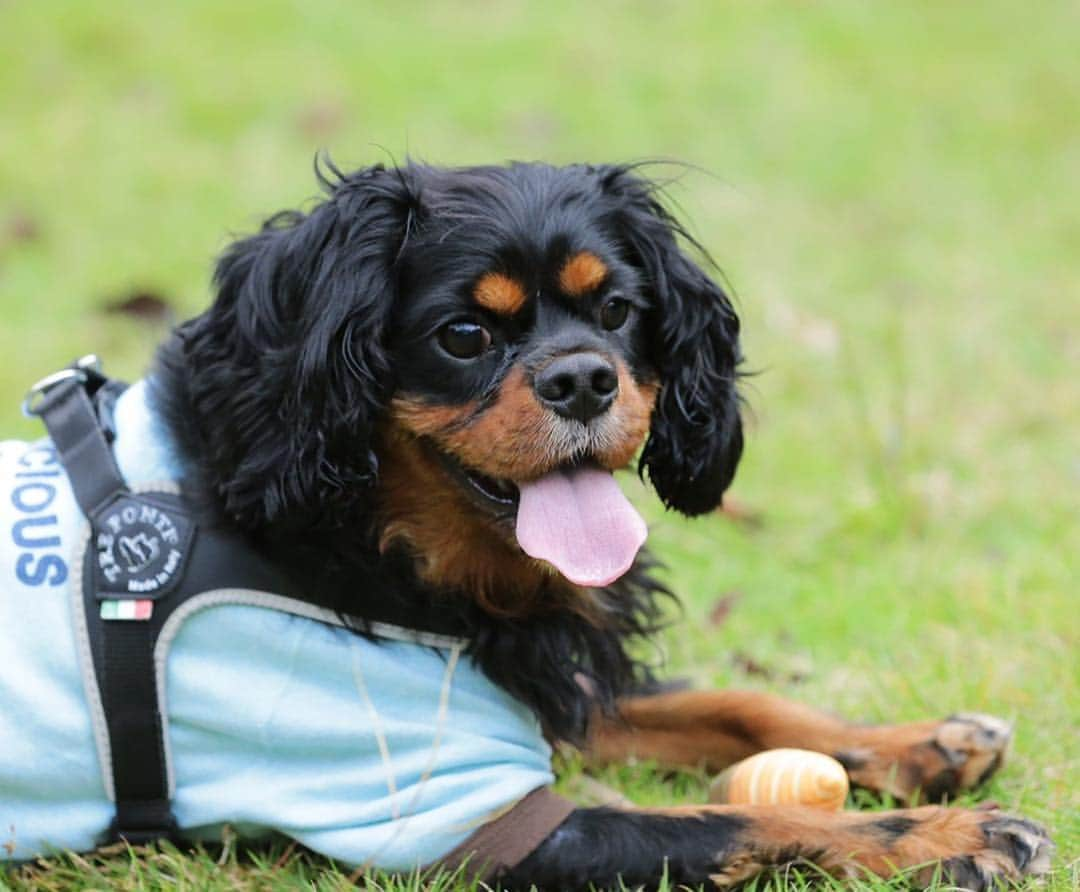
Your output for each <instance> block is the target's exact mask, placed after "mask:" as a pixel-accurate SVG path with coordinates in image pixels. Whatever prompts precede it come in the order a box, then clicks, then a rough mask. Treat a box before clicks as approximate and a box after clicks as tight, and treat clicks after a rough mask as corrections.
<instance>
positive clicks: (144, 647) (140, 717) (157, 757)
mask: <svg viewBox="0 0 1080 892" xmlns="http://www.w3.org/2000/svg"><path fill="white" fill-rule="evenodd" d="M103 383H104V379H103V378H101V377H100V376H96V380H92V381H91V380H89V379H88V378H87V376H85V375H84V376H79V377H72V378H69V379H68V380H65V381H62V382H61V383H59V384H56V385H55V386H53V387H51V388H50V389H49V391H48V392H47V393H45V394H44V396H43V398H42V400H41V404H40V407H39V409H38V414H39V415H40V416H41V419H42V421H44V422H45V427H46V428H47V429H48V431H49V436H50V437H51V438H52V441H53V444H54V445H55V447H56V451H57V456H58V458H59V459H60V461H61V463H62V464H63V466H64V469H65V470H66V471H67V474H68V477H69V479H70V481H71V488H72V492H73V493H74V495H75V500H76V501H77V502H78V504H79V507H80V508H81V509H82V511H83V513H84V514H85V515H86V516H87V517H88V518H90V521H91V526H92V530H93V534H95V535H96V534H97V533H98V532H99V531H100V529H99V521H100V518H101V517H102V514H103V511H104V510H105V509H106V508H107V506H109V505H110V504H111V503H112V502H114V501H115V500H116V499H118V498H120V497H123V496H125V495H128V494H129V490H128V487H127V484H126V482H125V481H124V478H123V475H122V474H121V473H120V469H119V468H118V467H117V464H116V459H115V458H114V457H113V454H112V449H111V448H110V446H109V443H108V441H107V439H106V437H105V433H104V430H103V429H102V426H101V423H100V421H99V419H98V416H97V412H96V411H95V408H94V404H93V403H92V402H91V399H90V394H89V393H88V385H89V386H94V387H95V389H96V388H97V387H100V386H101V384H103ZM93 553H94V548H93V546H91V548H90V549H88V553H87V556H86V558H85V562H84V563H85V565H84V567H83V568H82V573H83V606H84V610H85V614H86V625H87V632H88V634H89V638H90V647H91V652H92V653H93V655H94V668H95V672H96V675H97V681H98V688H99V690H100V692H101V701H102V707H103V708H104V710H105V721H106V725H107V727H108V732H109V747H110V750H111V755H112V760H111V762H112V764H111V769H112V777H113V786H114V790H115V799H116V819H115V821H114V824H113V828H112V832H113V836H114V837H117V838H123V839H126V840H128V842H131V843H133V844H137V843H141V842H145V841H149V840H151V839H160V838H163V837H170V836H173V835H174V833H175V830H176V821H175V819H174V818H173V815H172V810H171V807H170V802H169V787H168V769H167V766H166V759H165V747H164V742H163V735H162V722H161V714H160V708H159V704H158V697H157V684H156V677H155V671H154V643H155V641H156V639H157V632H158V630H159V629H160V625H159V624H158V623H154V624H151V623H148V622H109V621H106V620H103V619H102V618H101V608H100V603H99V599H98V591H97V589H98V586H97V576H96V568H95V567H94V562H93V560H92V555H93ZM161 618H162V617H158V621H159V622H160V620H161Z"/></svg>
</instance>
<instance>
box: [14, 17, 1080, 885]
mask: <svg viewBox="0 0 1080 892" xmlns="http://www.w3.org/2000/svg"><path fill="white" fill-rule="evenodd" d="M1078 28H1080V8H1078V7H1077V6H1076V5H1075V4H1069V3H1066V2H1060V3H1054V2H1045V3H1041V4H1034V5H1033V4H1020V3H1014V2H1007V0H1005V2H982V3H933V2H919V3H914V2H912V3H899V2H898V3H887V4H886V3H881V4H869V3H862V2H858V0H829V2H821V3H815V4H788V3H781V2H762V3H754V4H731V5H726V6H725V5H720V4H714V3H701V4H691V3H684V2H677V0H668V2H645V0H638V2H626V3H619V4H616V3H614V2H596V3H592V4H587V5H586V4H572V3H569V2H550V3H546V4H538V3H537V4H530V3H525V2H477V3H472V4H455V3H450V2H436V3H432V4H423V5H422V4H394V5H393V6H391V5H389V4H387V5H380V4H367V5H366V7H365V11H364V12H361V11H360V6H359V5H358V4H332V3H328V2H311V0H309V2H307V3H303V4H301V3H285V2H262V3H259V4H251V5H247V4H240V3H209V2H191V3H187V4H182V5H181V4H176V5H168V8H166V5H165V4H146V3H136V2H133V0H117V2H114V3H110V4H108V5H106V6H102V5H100V4H75V3H70V4H68V3H54V2H36V3H29V2H24V3H15V2H10V0H9V2H6V3H4V2H0V110H2V117H0V319H2V320H3V325H2V328H0V393H3V394H5V399H4V400H3V401H2V403H0V435H4V436H33V435H36V434H37V428H36V426H35V425H34V424H32V423H30V422H27V421H25V420H22V419H21V418H20V417H19V415H18V412H17V405H18V401H19V399H20V398H21V395H22V393H23V391H24V390H25V388H26V386H27V385H28V384H29V383H30V382H31V381H32V380H33V379H35V378H36V377H38V376H40V375H42V374H44V373H46V372H49V371H51V370H53V369H55V368H56V367H58V366H59V365H61V364H62V363H65V362H67V361H68V360H69V359H70V358H71V357H73V356H75V355H78V354H80V353H84V352H87V351H90V350H93V351H96V352H99V353H101V354H102V355H104V356H105V357H107V360H108V366H109V368H110V369H111V370H112V371H113V372H115V373H117V374H121V375H124V376H129V377H131V376H136V375H138V374H139V372H140V370H141V369H142V368H143V367H144V366H145V363H146V361H147V358H148V356H149V354H150V350H151V349H152V345H153V342H154V340H155V339H156V338H157V337H158V336H159V334H160V332H159V331H155V330H153V329H151V328H149V327H146V326H140V325H139V324H138V323H136V322H133V321H131V320H127V319H120V318H116V317H115V316H107V315H105V314H103V313H102V311H101V307H102V305H103V304H104V303H107V302H108V301H109V300H111V299H114V298H116V297H118V296H122V295H125V294H128V293H131V292H132V291H133V290H134V289H149V290H153V291H155V292H158V293H160V294H162V295H164V296H166V297H167V298H168V299H169V300H170V301H172V302H173V303H174V305H175V306H176V307H177V310H178V312H179V313H180V314H185V313H189V312H194V311H196V310H198V309H199V308H200V307H201V306H202V305H203V304H204V303H205V301H206V299H207V287H206V282H207V275H208V268H209V264H210V261H211V258H212V257H213V255H214V254H215V252H216V251H217V250H219V249H220V248H221V246H222V245H223V244H224V243H225V241H226V239H227V238H228V236H229V233H230V232H237V231H245V230H248V229H250V228H252V227H253V226H254V225H255V223H256V222H257V220H258V219H259V218H260V217H261V216H262V215H265V214H267V213H269V212H271V211H273V210H276V209H278V208H280V207H284V206H289V205H296V204H298V203H302V202H304V201H306V200H308V199H309V198H310V197H311V196H312V195H313V194H314V191H315V190H314V186H313V179H312V176H311V173H310V168H311V160H312V156H313V154H314V151H315V150H316V149H317V148H319V147H327V148H329V149H330V150H331V152H332V153H333V155H334V157H335V158H336V159H337V160H338V161H339V163H341V164H343V165H350V164H360V163H367V162H371V161H375V160H384V159H386V158H388V157H398V158H400V157H402V156H404V155H405V154H406V153H411V154H413V155H415V156H417V157H421V158H424V159H427V160H431V161H436V162H441V163H467V162H481V161H491V160H501V159H505V158H511V157H513V158H542V159H547V160H552V161H571V160H598V161H599V160H617V159H634V158H642V157H674V158H679V159H682V160H685V161H688V162H691V163H693V164H696V165H699V166H700V167H702V168H704V170H705V171H707V172H708V173H704V172H703V173H689V174H687V175H685V176H684V177H683V178H682V180H681V182H680V183H679V184H677V185H676V186H674V187H673V190H672V191H673V194H674V196H675V197H676V198H677V199H678V201H679V202H680V203H681V205H682V206H683V207H684V209H685V210H686V212H687V214H688V215H689V217H690V218H691V220H692V222H693V227H694V231H695V232H696V233H697V234H698V235H699V236H700V238H701V239H702V240H703V241H704V242H705V243H706V244H707V245H708V246H709V247H710V249H711V250H712V251H713V253H714V254H715V255H716V256H717V258H718V259H719V261H720V262H721V265H722V266H723V267H724V270H725V273H726V275H727V278H728V280H729V281H730V282H731V283H732V284H733V286H734V288H735V290H736V292H737V294H738V301H739V308H740V312H741V314H742V316H743V319H744V331H745V348H746V352H747V355H748V359H749V365H750V367H751V368H752V369H754V370H756V371H758V372H759V374H758V375H756V376H755V377H754V378H752V379H751V380H750V381H749V382H748V386H747V395H748V398H749V403H750V407H751V422H750V436H749V444H748V450H747V455H746V459H745V462H744V464H743V466H742V469H741V471H740V474H739V478H738V481H737V483H736V486H735V490H734V495H735V497H736V498H737V499H739V500H740V501H741V502H743V503H745V504H746V505H748V506H750V507H751V508H753V509H754V510H756V511H759V512H760V513H761V522H760V524H759V525H757V526H746V525H740V524H735V523H732V522H731V521H730V520H728V519H725V518H723V517H719V516H718V517H715V518H709V519H706V520H703V521H699V522H696V523H689V522H683V521H680V520H678V519H677V518H675V517H673V516H665V515H663V514H662V513H661V512H660V511H659V510H656V509H655V508H654V507H650V509H649V511H650V517H651V519H652V521H653V525H652V526H653V533H652V541H653V543H654V545H655V546H656V547H657V550H658V551H659V552H660V553H661V554H663V555H664V556H665V557H666V558H667V559H668V561H669V562H670V564H671V566H672V570H671V572H670V581H671V582H672V584H673V585H674V586H675V587H676V588H677V589H678V590H679V591H680V592H681V593H682V594H683V595H684V597H685V600H686V614H687V620H688V622H684V623H682V624H681V625H679V626H677V627H676V628H675V629H674V630H673V631H672V632H671V633H670V635H669V636H668V644H669V653H670V667H671V670H672V671H673V672H678V673H684V674H688V675H690V676H691V677H693V678H694V680H695V681H697V682H699V683H701V684H722V685H741V686H750V687H758V686H762V687H766V686H767V687H768V688H769V689H771V690H775V691H779V692H782V693H786V694H789V695H791V696H794V697H798V698H801V699H804V700H807V701H810V702H814V703H826V704H829V705H830V706H832V707H834V708H835V709H836V710H838V711H843V712H845V713H847V714H849V715H851V716H853V717H857V718H861V719H866V720H871V721H874V720H886V719H890V720H893V719H914V718H918V717H924V716H935V715H945V714H947V713H949V712H951V711H953V710H957V709H979V710H984V711H989V712H994V713H997V714H1000V715H1004V716H1006V717H1009V718H1012V719H1015V721H1016V726H1017V731H1016V733H1017V740H1016V747H1015V751H1014V755H1013V758H1012V760H1011V762H1010V763H1009V764H1008V765H1007V767H1006V768H1005V770H1004V771H1003V772H1002V773H1001V775H1000V776H999V778H998V779H996V780H995V781H994V782H993V783H992V784H991V785H990V788H989V790H988V791H987V795H989V796H991V797H993V798H995V799H997V800H998V801H1000V802H1001V803H1002V804H1003V805H1005V806H1006V807H1008V808H1009V809H1013V810H1016V811H1020V812H1023V813H1025V814H1027V815H1029V816H1031V817H1034V818H1037V819H1039V820H1041V821H1044V822H1046V823H1047V824H1048V825H1049V826H1050V827H1051V828H1052V829H1053V832H1054V835H1055V837H1056V839H1057V842H1058V845H1059V852H1058V856H1057V860H1056V866H1057V873H1056V874H1055V877H1054V878H1053V880H1052V883H1051V888H1052V889H1054V890H1067V889H1069V890H1071V889H1074V888H1076V886H1077V884H1078V883H1080V866H1078V864H1080V862H1078V859H1080V817H1078V815H1080V790H1078V786H1080V610H1078V608H1077V603H1078V599H1077V595H1078V591H1077V589H1078V581H1080V561H1078V557H1077V556H1078V554H1080V524H1078V522H1077V513H1078V512H1077V493H1078V491H1080V399H1078V395H1077V394H1078V392H1077V382H1078V380H1080V276H1078V274H1077V267H1076V257H1077V253H1078V251H1080V224H1078V223H1077V220H1078V219H1080V218H1078V216H1077V208H1078V207H1080V126H1078V125H1077V117H1076V109H1077V108H1080V66H1077V65H1076V61H1075V48H1076V34H1077V33H1078ZM629 485H630V486H631V488H633V486H634V485H633V484H629ZM640 497H641V499H640V501H641V503H642V504H650V506H651V505H652V503H650V502H649V497H648V495H647V494H646V493H644V491H642V492H640ZM733 591H735V592H739V593H741V596H742V597H741V598H740V599H739V600H738V602H737V604H736V606H735V608H734V610H733V612H732V614H731V617H730V619H729V620H728V621H727V622H726V623H725V624H723V625H722V626H720V627H710V626H709V624H708V623H707V621H706V619H705V618H706V616H707V614H708V612H709V609H710V606H711V605H712V604H713V603H714V602H715V600H716V599H717V598H718V597H720V596H722V595H724V594H726V593H730V592H733ZM733 654H741V655H745V656H749V657H752V659H753V660H755V661H757V662H759V663H761V664H762V665H764V666H766V667H769V668H770V669H771V670H772V671H773V672H774V674H775V675H776V678H774V679H772V680H768V681H766V680H763V679H761V678H760V677H757V676H754V677H748V676H747V675H746V674H745V673H744V672H743V670H742V669H740V666H741V665H745V663H744V662H742V661H740V660H737V659H733ZM792 674H796V675H798V676H800V677H802V676H804V678H803V680H801V681H798V682H795V681H791V680H789V676H791V675H792ZM573 772H574V769H573V768H570V769H569V773H570V774H571V775H572V774H573ZM606 777H607V779H608V780H609V781H611V782H613V783H617V784H618V785H620V786H621V787H622V788H623V789H624V790H625V791H626V792H627V793H628V794H629V795H630V796H632V797H633V798H635V799H637V800H638V801H640V802H643V803H659V802H672V801H680V802H685V801H694V800H695V799H700V798H701V796H702V795H703V783H704V779H702V778H699V777H695V776H693V775H687V776H679V777H676V778H674V779H671V778H666V777H663V776H661V775H660V774H659V773H658V772H655V771H653V770H651V769H650V768H649V766H634V767H631V768H628V769H623V770H621V771H618V772H612V773H611V774H610V776H606ZM260 857H261V860H254V861H253V860H251V858H250V857H240V856H237V855H236V853H235V850H234V849H233V848H232V847H231V846H228V847H226V849H225V850H224V851H223V852H214V853H212V854H209V855H195V856H187V855H181V854H179V853H177V852H175V851H173V850H165V851H163V852H161V853H158V854H145V853H139V854H138V855H130V854H128V853H124V852H120V853H114V854H112V855H109V856H106V857H103V858H94V859H92V860H85V859H83V858H76V857H71V858H68V859H59V860H55V861H51V862H49V863H48V864H47V865H44V866H42V867H39V868H34V869H32V870H30V871H29V872H22V873H16V874H13V875H11V876H10V877H9V878H8V880H7V882H8V883H9V884H10V885H11V886H12V887H13V888H17V889H31V888H33V889H83V888H86V889H89V888H101V887H103V886H115V887H117V888H127V889H165V888H173V887H178V888H187V889H218V888H220V889H226V888H228V889H233V888H252V889H254V888H259V889H264V888H274V889H276V888H295V887H300V886H303V887H309V886H310V887H311V888H317V889H337V888H345V887H346V886H347V884H348V874H347V873H346V872H342V871H337V870H335V869H333V868H332V867H329V866H328V865H326V864H324V863H323V862H321V861H319V860H318V859H310V858H308V857H307V856H302V855H297V854H296V853H290V852H288V851H287V850H280V851H277V852H276V853H275V854H274V855H273V856H270V857H268V856H266V855H265V854H264V855H263V856H260ZM440 882H441V886H439V888H448V889H449V888H458V886H457V885H455V884H454V882H453V881H452V879H449V878H443V880H442V881H440ZM773 882H774V885H772V886H771V887H770V888H774V889H788V890H796V889H801V888H803V884H804V882H805V881H804V879H800V878H787V879H785V878H779V879H776V880H775V881H773ZM3 883H4V880H3V879H0V886H2V885H3ZM370 884H371V885H372V886H373V887H378V888H386V889H393V890H404V889H409V888H414V887H416V883H415V882H414V883H410V882H404V881H403V882H398V881H392V880H389V879H386V878H382V879H378V880H371V881H370ZM894 887H895V886H890V885H887V884H871V886H869V887H868V888H875V889H886V888H894ZM762 888H763V887H762Z"/></svg>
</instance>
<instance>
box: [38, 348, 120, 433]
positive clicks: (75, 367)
mask: <svg viewBox="0 0 1080 892" xmlns="http://www.w3.org/2000/svg"><path fill="white" fill-rule="evenodd" d="M92 374H93V375H100V374H101V360H100V359H99V358H98V357H97V356H96V355H95V354H93V353H87V354H86V356H83V357H81V358H79V359H77V360H75V362H74V363H72V365H70V366H69V367H68V368H66V369H61V370H60V371H58V372H53V373H52V374H51V375H46V376H45V377H44V378H42V379H41V380H40V381H38V382H37V383H36V384H35V385H34V386H33V387H31V388H30V390H28V391H27V393H26V397H25V398H24V399H23V402H22V413H23V416H24V417H26V418H36V417H38V416H39V415H41V407H42V403H43V402H44V400H45V397H46V396H47V395H48V393H49V391H50V390H52V389H53V388H54V387H56V386H57V385H58V384H63V383H64V382H65V381H77V382H78V383H79V384H86V383H87V382H88V381H89V380H90V376H91V375H92Z"/></svg>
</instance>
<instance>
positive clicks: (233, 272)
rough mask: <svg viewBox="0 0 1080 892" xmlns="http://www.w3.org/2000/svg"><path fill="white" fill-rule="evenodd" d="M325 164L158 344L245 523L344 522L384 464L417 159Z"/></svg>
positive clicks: (227, 260)
mask: <svg viewBox="0 0 1080 892" xmlns="http://www.w3.org/2000/svg"><path fill="white" fill-rule="evenodd" d="M318 173H319V178H320V181H321V182H322V184H323V186H324V188H325V189H326V191H327V192H328V197H327V199H326V200H325V201H323V202H322V203H320V204H319V205H317V206H316V207H315V208H314V209H313V210H311V211H310V212H308V213H301V212H297V211H289V212H285V213H281V214H278V215H276V216H274V217H272V218H270V219H269V220H268V221H267V222H266V223H265V224H264V225H263V227H262V230H261V231H260V232H258V233H257V234H255V235H253V236H250V237H248V238H245V239H242V240H240V241H237V242H235V243H234V244H233V245H232V246H230V247H229V248H228V249H227V250H226V251H225V253H224V254H223V256H222V257H221V260H220V261H219V263H218V266H217V271H216V274H215V276H214V283H215V285H216V287H217V299H216V300H215V302H214V304H213V306H212V307H211V308H210V309H209V310H208V311H207V312H206V313H204V314H203V315H202V316H199V317H197V318H196V319H193V320H191V321H190V322H188V323H187V324H186V325H184V326H183V327H182V328H181V329H180V330H179V331H178V333H177V336H176V338H175V339H174V344H173V345H172V346H171V347H170V346H169V345H167V346H166V347H165V348H164V349H163V351H162V356H161V366H162V367H163V369H164V371H165V372H166V373H167V374H168V373H170V372H171V373H172V374H173V376H174V380H175V376H177V375H178V376H179V377H180V378H181V379H182V381H183V385H182V386H183V389H184V391H185V394H186V397H187V400H186V402H187V403H188V409H189V411H190V413H191V416H193V419H192V418H190V417H189V419H188V423H189V424H190V423H191V421H192V420H194V421H195V423H196V424H197V425H198V428H199V430H198V437H197V438H196V442H197V447H198V448H200V449H201V450H202V454H200V455H198V456H197V458H198V463H199V464H203V463H205V468H206V471H207V472H208V475H207V476H208V477H209V478H210V479H206V480H205V481H204V483H206V484H208V485H209V486H210V488H211V489H212V490H213V492H214V494H215V495H216V497H217V500H218V502H219V504H221V505H222V506H223V507H224V510H225V513H226V515H227V516H228V517H229V518H230V519H231V520H232V521H234V522H236V523H238V524H240V525H241V526H243V527H245V528H248V529H261V530H264V531H265V530H267V528H268V527H270V526H274V528H275V529H277V530H278V531H279V532H284V530H283V529H282V524H283V523H285V522H286V521H288V523H289V525H290V526H293V525H297V526H304V527H308V528H310V527H312V526H316V525H321V524H325V523H330V524H337V523H342V522H345V520H346V519H345V518H344V517H342V516H341V514H342V512H344V511H353V512H354V511H355V510H356V507H355V506H356V505H357V504H358V502H362V500H358V499H357V491H358V488H360V489H362V488H364V487H367V486H370V484H371V483H372V482H373V481H374V479H375V476H376V474H377V471H378V467H377V462H376V458H375V454H374V452H373V450H372V435H373V426H374V424H375V422H376V420H377V418H378V416H379V415H380V413H381V412H382V410H383V408H384V406H385V404H386V401H387V400H388V398H389V395H390V392H391V390H392V388H393V381H392V376H391V367H390V364H389V361H388V358H387V355H386V352H385V349H384V333H385V330H386V328H387V325H388V317H389V313H390V308H391V306H392V304H393V300H394V293H395V261H396V258H397V257H398V255H399V254H400V251H401V249H402V247H403V245H404V242H405V239H406V237H407V229H408V226H409V224H410V221H411V220H412V219H414V215H415V212H416V208H417V202H418V197H417V193H416V189H415V187H414V185H413V184H412V183H411V182H410V173H409V168H402V169H389V170H388V169H385V168H383V167H382V166H376V167H370V168H366V169H363V170H360V171H357V172H355V173H351V174H347V175H345V174H342V173H340V172H339V171H338V170H337V169H336V168H334V167H333V166H332V165H330V164H329V163H328V162H324V165H323V169H320V170H318ZM175 342H179V343H178V344H177V343H175ZM177 347H178V348H179V349H178V350H177ZM170 349H172V351H173V352H174V353H176V352H179V353H180V354H181V355H177V356H170V355H169V351H170ZM166 399H167V397H166ZM189 445H192V444H189ZM189 451H190V449H189Z"/></svg>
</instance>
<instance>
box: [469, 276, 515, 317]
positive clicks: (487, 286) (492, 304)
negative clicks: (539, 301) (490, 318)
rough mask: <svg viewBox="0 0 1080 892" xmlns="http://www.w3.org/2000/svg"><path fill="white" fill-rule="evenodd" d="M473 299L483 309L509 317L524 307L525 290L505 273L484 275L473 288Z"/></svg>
mask: <svg viewBox="0 0 1080 892" xmlns="http://www.w3.org/2000/svg"><path fill="white" fill-rule="evenodd" d="M473 298H474V299H475V300H476V302H477V303H478V304H480V306H482V307H484V308H485V309H488V310H491V312H493V313H500V314H502V315H504V316H509V315H511V314H513V313H516V312H517V311H518V310H520V309H521V308H522V307H523V306H525V289H524V287H522V284H521V283H520V282H519V281H517V279H512V278H511V277H510V276H508V275H506V274H505V273H484V275H482V276H481V277H480V280H479V281H478V282H477V283H476V287H475V288H473Z"/></svg>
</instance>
